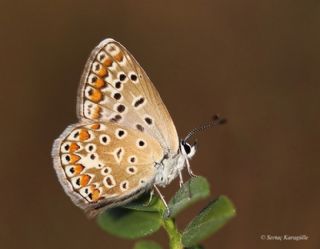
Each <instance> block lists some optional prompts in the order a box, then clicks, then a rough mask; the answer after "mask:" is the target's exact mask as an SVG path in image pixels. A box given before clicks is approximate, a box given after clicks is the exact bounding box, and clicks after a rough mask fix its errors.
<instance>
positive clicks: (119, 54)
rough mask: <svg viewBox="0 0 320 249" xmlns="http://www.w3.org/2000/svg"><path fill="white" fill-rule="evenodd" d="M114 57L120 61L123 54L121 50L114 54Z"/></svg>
mask: <svg viewBox="0 0 320 249" xmlns="http://www.w3.org/2000/svg"><path fill="white" fill-rule="evenodd" d="M114 59H115V60H116V61H122V60H123V54H122V53H121V52H119V53H118V54H116V55H115V56H114Z"/></svg>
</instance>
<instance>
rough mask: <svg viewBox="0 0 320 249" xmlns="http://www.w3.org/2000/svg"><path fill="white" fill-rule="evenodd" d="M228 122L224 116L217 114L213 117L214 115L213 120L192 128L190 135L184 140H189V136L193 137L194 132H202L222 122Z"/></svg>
mask: <svg viewBox="0 0 320 249" xmlns="http://www.w3.org/2000/svg"><path fill="white" fill-rule="evenodd" d="M226 122H227V120H226V119H225V118H223V117H220V116H219V115H218V114H215V115H214V116H213V117H212V120H210V121H209V122H208V123H204V124H202V125H201V126H199V127H196V128H194V129H192V130H191V131H190V132H189V133H188V135H187V136H186V137H185V139H184V141H187V140H188V139H189V138H191V137H192V136H193V135H194V134H196V133H198V132H200V131H203V130H206V129H208V128H211V127H213V126H217V125H220V124H225V123H226Z"/></svg>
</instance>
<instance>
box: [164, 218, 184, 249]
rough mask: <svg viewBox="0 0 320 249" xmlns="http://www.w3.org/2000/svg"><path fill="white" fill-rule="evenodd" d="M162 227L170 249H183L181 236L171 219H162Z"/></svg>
mask: <svg viewBox="0 0 320 249" xmlns="http://www.w3.org/2000/svg"><path fill="white" fill-rule="evenodd" d="M162 227H163V228H164V230H166V232H167V234H168V237H169V247H170V249H183V245H182V242H181V234H180V233H179V231H178V229H177V226H176V224H175V221H174V219H173V218H170V219H163V220H162Z"/></svg>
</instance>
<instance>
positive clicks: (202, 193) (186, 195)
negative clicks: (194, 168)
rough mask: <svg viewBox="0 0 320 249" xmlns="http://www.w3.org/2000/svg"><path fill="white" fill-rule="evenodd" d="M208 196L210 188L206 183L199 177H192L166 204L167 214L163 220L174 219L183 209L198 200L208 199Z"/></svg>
mask: <svg viewBox="0 0 320 249" xmlns="http://www.w3.org/2000/svg"><path fill="white" fill-rule="evenodd" d="M209 194H210V188H209V183H208V181H207V180H206V179H205V178H204V177H201V176H198V177H192V178H191V179H190V180H189V181H187V182H185V183H184V184H183V185H182V186H181V188H180V189H179V190H178V192H177V193H176V194H175V196H174V197H173V198H172V199H171V200H170V202H169V204H168V207H169V213H168V212H166V213H165V218H168V217H175V216H176V215H177V214H178V213H180V212H181V211H182V210H183V209H185V208H186V207H188V206H190V205H191V204H193V203H195V202H197V201H198V200H200V199H204V198H206V197H208V196H209Z"/></svg>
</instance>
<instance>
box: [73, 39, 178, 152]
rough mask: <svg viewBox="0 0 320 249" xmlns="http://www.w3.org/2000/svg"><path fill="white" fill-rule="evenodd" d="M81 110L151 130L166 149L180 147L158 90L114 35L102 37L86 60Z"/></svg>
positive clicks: (87, 114) (92, 116)
mask: <svg viewBox="0 0 320 249" xmlns="http://www.w3.org/2000/svg"><path fill="white" fill-rule="evenodd" d="M78 113H79V115H80V117H81V118H82V119H90V120H94V121H100V122H114V123H118V124H121V125H122V126H124V127H129V128H132V129H134V130H138V131H140V132H145V133H148V134H150V135H151V136H153V137H154V138H155V139H157V140H158V141H159V142H160V144H161V146H162V147H163V149H164V150H166V152H172V153H175V152H177V150H178V145H179V141H178V135H177V131H176V128H175V126H174V123H173V121H172V119H171V117H170V114H169V112H168V110H167V108H166V107H165V105H164V104H163V102H162V100H161V97H160V95H159V93H158V91H157V90H156V88H155V87H154V85H153V84H152V82H151V80H150V79H149V77H148V76H147V74H146V73H145V72H144V70H143V69H142V67H141V66H140V65H139V64H138V62H137V61H136V60H135V58H134V57H133V56H132V55H131V54H130V53H129V51H128V50H127V49H126V48H125V47H123V46H122V45H121V44H120V43H118V42H116V41H114V40H112V39H106V40H104V41H102V42H101V43H100V44H99V45H98V46H97V47H96V48H95V49H94V50H93V51H92V53H91V55H90V57H89V59H88V61H87V63H86V66H85V70H84V73H83V75H82V77H81V85H80V89H79V99H78Z"/></svg>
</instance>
